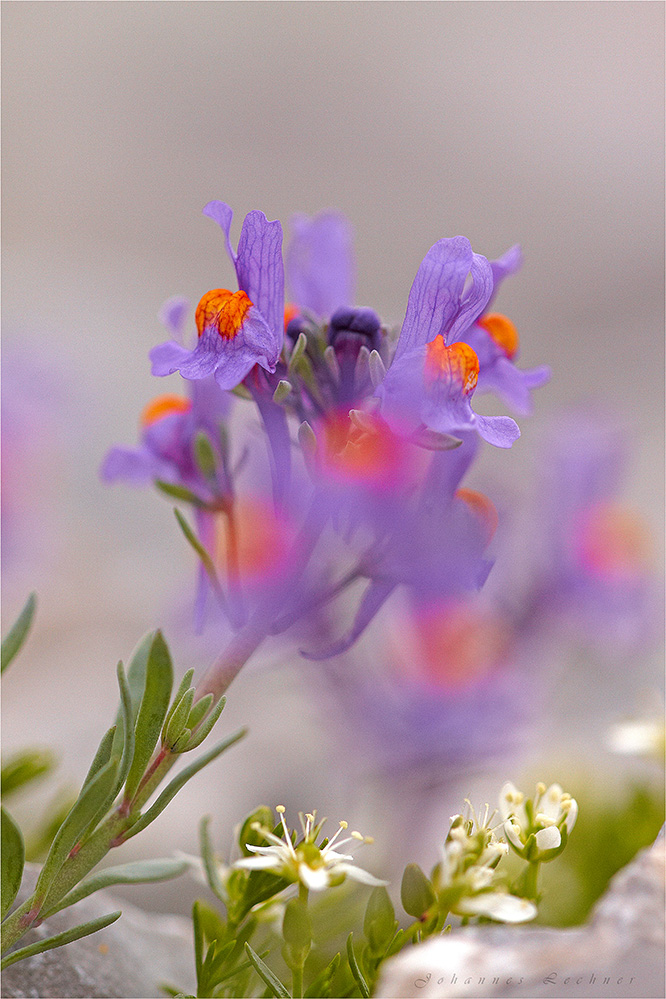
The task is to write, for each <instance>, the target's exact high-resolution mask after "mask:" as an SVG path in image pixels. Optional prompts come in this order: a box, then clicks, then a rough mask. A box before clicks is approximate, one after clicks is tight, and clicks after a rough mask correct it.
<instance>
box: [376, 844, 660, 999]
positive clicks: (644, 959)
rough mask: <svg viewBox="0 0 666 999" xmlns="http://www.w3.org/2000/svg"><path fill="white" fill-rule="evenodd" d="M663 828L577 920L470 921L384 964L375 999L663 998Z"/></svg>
mask: <svg viewBox="0 0 666 999" xmlns="http://www.w3.org/2000/svg"><path fill="white" fill-rule="evenodd" d="M665 846H666V840H665V839H664V833H663V831H662V834H661V835H660V837H659V839H658V840H657V842H656V843H655V844H654V845H653V846H652V847H651V848H650V849H649V850H644V851H643V852H642V853H640V854H639V855H638V856H637V857H636V859H635V860H634V861H633V862H632V863H631V864H629V865H628V866H627V867H625V868H624V870H622V871H620V872H619V873H618V874H616V876H615V877H614V878H613V880H612V881H611V885H610V888H609V889H608V891H607V892H606V894H605V895H604V896H603V898H602V899H601V900H600V901H599V902H598V903H597V906H596V908H595V909H594V912H593V914H592V917H591V919H590V921H589V922H588V923H587V924H586V925H585V926H582V927H576V928H574V929H564V930H555V929H548V928H544V927H533V928H528V927H514V926H512V927H503V926H492V927H491V926H485V927H470V928H465V929H460V930H457V931H453V932H452V933H451V934H447V935H446V936H444V937H438V938H437V939H435V940H431V941H428V942H427V943H425V944H423V945H422V946H420V947H413V948H411V949H410V950H408V951H405V952H404V953H403V954H400V955H398V956H397V957H395V958H393V960H392V961H389V962H387V964H386V966H385V970H384V974H383V976H382V979H381V980H380V982H379V987H378V989H377V996H378V997H381V999H412V997H415V996H422V997H424V999H449V997H462V996H467V997H471V999H480V997H485V996H512V997H516V999H519V997H525V999H526V997H532V999H537V997H541V996H551V997H553V999H563V997H564V999H582V997H588V996H598V997H600V999H614V997H615V999H628V997H633V996H636V997H642V999H649V997H654V999H663V996H664V995H666V990H665V983H664V875H665V860H666V855H665Z"/></svg>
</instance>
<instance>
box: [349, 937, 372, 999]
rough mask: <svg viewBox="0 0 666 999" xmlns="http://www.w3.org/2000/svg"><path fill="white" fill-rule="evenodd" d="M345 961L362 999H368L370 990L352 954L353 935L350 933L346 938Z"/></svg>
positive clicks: (354, 955)
mask: <svg viewBox="0 0 666 999" xmlns="http://www.w3.org/2000/svg"><path fill="white" fill-rule="evenodd" d="M347 960H348V961H349V969H350V971H351V973H352V975H353V976H354V979H355V981H356V984H357V985H358V987H359V989H360V990H361V995H362V996H363V999H370V989H369V988H368V983H367V982H366V980H365V978H364V977H363V974H362V972H361V969H360V968H359V966H358V961H357V960H356V954H355V953H354V934H353V933H350V934H349V936H348V937H347Z"/></svg>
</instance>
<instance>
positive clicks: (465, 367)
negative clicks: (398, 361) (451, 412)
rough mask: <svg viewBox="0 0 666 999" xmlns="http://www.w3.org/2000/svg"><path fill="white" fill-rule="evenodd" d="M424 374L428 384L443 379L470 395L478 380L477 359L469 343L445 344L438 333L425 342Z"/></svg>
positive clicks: (430, 384)
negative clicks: (427, 342) (428, 341)
mask: <svg viewBox="0 0 666 999" xmlns="http://www.w3.org/2000/svg"><path fill="white" fill-rule="evenodd" d="M424 374H425V381H426V385H428V386H432V385H433V383H435V382H440V381H444V382H447V383H448V384H449V385H450V386H451V387H456V388H458V389H459V390H460V391H462V393H463V394H464V395H471V393H472V392H473V391H474V389H475V388H476V383H477V381H478V380H479V359H478V357H477V356H476V353H475V351H473V350H472V348H471V347H470V346H469V344H466V343H452V344H451V346H447V345H446V343H445V342H444V337H443V336H442V334H441V333H440V334H439V336H436V337H435V339H434V340H433V341H432V342H431V343H429V344H426V357H425V368H424Z"/></svg>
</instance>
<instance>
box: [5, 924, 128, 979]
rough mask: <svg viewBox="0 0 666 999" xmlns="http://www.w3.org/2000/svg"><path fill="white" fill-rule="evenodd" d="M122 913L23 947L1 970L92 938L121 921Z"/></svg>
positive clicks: (9, 956)
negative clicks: (92, 935) (91, 935)
mask: <svg viewBox="0 0 666 999" xmlns="http://www.w3.org/2000/svg"><path fill="white" fill-rule="evenodd" d="M121 915H122V913H121V912H120V911H118V912H111V913H109V915H108V916H100V917H99V918H98V919H91V920H90V922H89V923H81V925H80V926H74V927H73V928H72V929H71V930H65V931H64V933H57V934H56V935H55V936H54V937H47V938H46V940H39V941H38V942H37V943H34V944H30V946H28V947H21V949H20V950H15V951H13V952H12V953H11V954H8V955H7V957H4V958H3V959H2V962H1V963H0V968H1V969H2V970H4V969H5V968H8V967H9V965H10V964H16V962H17V961H23V960H24V958H26V957H33V956H34V955H35V954H43V953H44V951H45V950H53V949H54V948H55V947H63V946H64V945H65V944H68V943H72V941H74V940H80V939H81V937H87V936H90V934H91V933H97V931H98V930H103V929H104V927H105V926H110V925H111V923H115V921H116V919H120V916H121Z"/></svg>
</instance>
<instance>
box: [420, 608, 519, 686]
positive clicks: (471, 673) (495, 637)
mask: <svg viewBox="0 0 666 999" xmlns="http://www.w3.org/2000/svg"><path fill="white" fill-rule="evenodd" d="M415 624H416V630H417V635H418V640H419V646H420V650H421V654H422V668H423V670H424V672H425V675H426V677H427V679H428V680H430V681H434V682H435V683H436V684H437V685H438V686H443V687H448V688H451V687H458V688H460V687H465V686H467V685H468V684H470V683H473V682H474V681H475V680H478V679H479V678H480V677H482V676H484V675H485V674H486V673H488V672H489V671H490V670H491V669H493V668H494V667H495V666H497V665H498V664H499V663H500V661H501V660H502V658H503V657H504V656H505V655H506V652H507V648H508V642H509V632H508V629H507V627H506V626H505V625H504V624H503V623H502V621H501V620H500V619H499V618H497V617H495V616H494V615H492V614H489V613H488V612H486V611H482V610H479V609H478V608H475V607H471V606H467V605H466V604H465V603H463V602H462V601H460V602H457V601H450V602H447V603H444V604H440V605H435V606H432V607H428V608H426V609H424V610H421V611H420V612H419V614H418V616H417V617H416V619H415Z"/></svg>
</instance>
